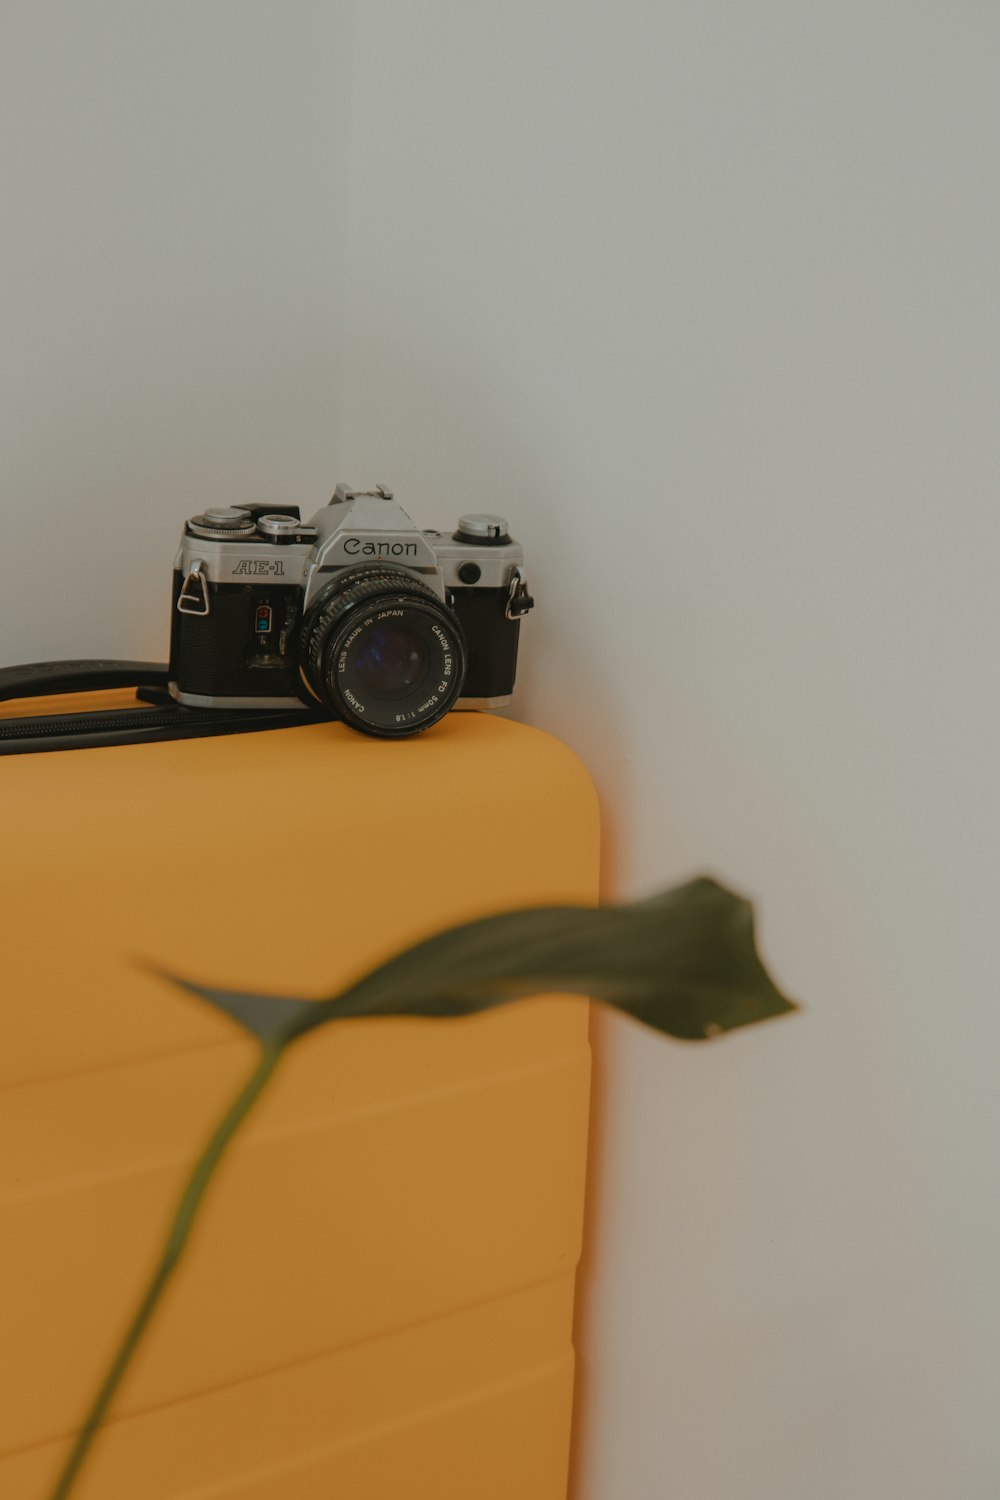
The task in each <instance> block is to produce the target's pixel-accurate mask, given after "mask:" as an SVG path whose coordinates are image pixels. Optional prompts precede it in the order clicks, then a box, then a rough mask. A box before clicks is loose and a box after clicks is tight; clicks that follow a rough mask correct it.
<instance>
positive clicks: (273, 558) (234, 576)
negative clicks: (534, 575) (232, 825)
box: [168, 484, 534, 737]
mask: <svg viewBox="0 0 1000 1500" xmlns="http://www.w3.org/2000/svg"><path fill="white" fill-rule="evenodd" d="M533 602H534V601H533V600H532V599H531V597H530V595H529V594H528V588H527V583H526V579H525V573H524V554H523V551H522V549H521V547H520V545H519V544H518V543H517V542H516V541H514V540H513V539H512V538H511V537H510V536H509V535H508V531H507V523H506V521H505V520H504V519H503V518H502V517H500V516H493V515H463V516H462V517H461V518H460V519H459V522H458V527H457V529H456V530H455V531H454V532H452V533H449V534H447V535H445V534H443V533H442V532H439V531H421V530H420V529H419V528H418V527H417V526H415V525H414V523H413V522H412V521H411V520H410V517H409V516H408V515H407V514H406V512H405V511H404V510H403V509H402V507H401V506H400V505H399V504H398V503H397V502H396V500H395V499H394V498H393V496H392V493H391V491H389V490H387V489H384V488H383V487H381V486H379V487H377V488H376V489H373V490H352V489H349V488H348V487H347V486H346V485H343V484H340V485H338V486H337V489H336V492H335V493H334V496H333V499H332V500H331V501H330V503H329V505H327V506H324V507H323V509H322V510H319V511H317V513H316V514H315V515H314V516H313V517H312V518H311V519H310V520H309V521H308V522H303V521H302V520H301V519H300V515H299V510H298V507H296V506H291V505H285V506H281V505H279V506H274V505H272V506H265V505H243V506H235V507H228V506H227V507H220V508H217V509H209V510H206V511H205V512H204V514H203V515H198V516H193V517H192V518H191V519H190V520H189V521H188V522H187V524H186V525H185V528H184V535H183V537H182V540H181V547H180V551H179V553H178V555H177V560H176V564H175V570H174V586H173V609H172V621H173V628H172V631H171V640H170V665H169V673H168V675H169V684H170V693H171V694H172V696H173V698H174V699H176V701H177V702H179V703H182V704H185V705H187V706H189V707H193V708H199V709H212V708H219V709H227V710H233V709H253V708H260V709H282V708H287V709H297V710H300V711H301V710H302V708H303V705H307V706H309V707H312V708H315V709H324V710H325V711H326V712H327V713H328V714H329V715H331V716H335V717H337V718H339V719H342V720H343V721H344V722H345V723H347V724H349V725H351V726H352V727H353V728H355V729H359V730H362V731H363V732H364V733H366V734H372V735H379V736H389V737H393V736H398V735H409V734H416V733H418V732H419V731H420V730H422V729H427V728H428V727H429V726H430V725H431V724H434V723H436V722H437V720H439V719H440V718H441V717H442V716H443V715H444V714H446V713H447V712H448V710H449V709H452V708H495V707H498V706H500V705H502V704H505V703H507V702H508V701H509V698H510V694H511V692H512V690H513V687H514V674H515V668H516V665H517V646H518V633H519V630H520V621H521V618H522V616H524V615H525V614H527V612H528V610H529V609H531V607H532V604H533Z"/></svg>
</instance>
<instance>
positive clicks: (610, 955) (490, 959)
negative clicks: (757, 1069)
mask: <svg viewBox="0 0 1000 1500" xmlns="http://www.w3.org/2000/svg"><path fill="white" fill-rule="evenodd" d="M180 982H181V983H183V984H184V987H185V988H186V989H187V990H189V991H190V992H191V993H193V994H196V995H200V996H201V998H202V999H204V1000H208V1001H209V1002H210V1003H212V1004H214V1005H217V1006H219V1007H220V1008H222V1009H224V1010H226V1011H228V1012H229V1013H230V1014H231V1015H235V1016H237V1018H238V1019H240V1020H241V1021H242V1022H243V1024H244V1025H247V1026H249V1027H250V1029H251V1030H253V1031H254V1032H255V1034H256V1035H258V1036H260V1037H262V1039H265V1040H268V1041H272V1042H277V1043H278V1044H280V1043H282V1042H290V1041H292V1040H294V1039H295V1038H296V1037H299V1036H303V1035H305V1034H306V1033H307V1032H309V1031H313V1030H315V1028H316V1027H318V1026H323V1025H326V1024H327V1022H329V1021H338V1020H348V1019H351V1020H356V1019H359V1018H362V1017H366V1016H427V1017H446V1016H463V1015H470V1014H473V1013H475V1012H477V1011H484V1010H490V1009H492V1008H493V1007H494V1006H497V1005H503V1004H505V1003H506V1002H508V1001H511V1000H517V999H520V998H523V997H525V996H528V995H537V994H542V993H551V992H572V993H575V994H580V995H587V996H589V997H590V998H592V999H594V1000H601V1001H604V1002H605V1003H606V1004H608V1005H612V1006H615V1007H616V1008H617V1009H618V1010H621V1011H624V1012H625V1013H626V1014H628V1015H630V1016H633V1017H634V1018H635V1019H636V1020H638V1021H642V1022H644V1023H645V1024H646V1025H647V1026H651V1027H652V1028H653V1029H654V1030H656V1031H661V1032H664V1033H666V1034H667V1035H669V1036H673V1037H679V1038H682V1039H684V1040H687V1041H700V1040H702V1039H704V1038H705V1037H710V1036H715V1035H716V1034H717V1033H719V1032H723V1031H732V1030H734V1029H735V1028H736V1027H739V1026H747V1025H749V1024H751V1023H752V1022H755V1021H763V1020H766V1019H768V1018H769V1017H773V1016H780V1015H785V1014H787V1013H788V1012H790V1011H793V1010H795V1009H797V1007H796V1006H795V1005H794V1004H793V1002H792V1001H790V1000H788V999H786V998H785V996H784V995H782V994H781V993H780V991H779V990H778V989H777V988H776V986H775V985H774V983H773V981H772V980H771V978H770V976H769V974H768V973H767V970H766V969H765V968H764V966H763V964H762V963H761V960H760V958H759V956H758V953H757V949H756V946H755V943H754V932H753V911H752V908H751V906H750V904H749V902H747V901H745V900H743V899H742V898H741V897H739V896H736V895H734V894H733V893H732V892H731V891H728V890H726V889H725V888H724V887H723V886H721V885H719V884H718V883H717V882H716V881H714V880H710V879H707V878H703V879H700V880H694V881H691V882H689V883H688V884H687V885H683V886H679V887H678V888H677V889H676V890H672V891H668V892H666V893H665V894H664V895H660V896H656V897H654V898H653V899H652V900H649V901H641V902H638V903H636V904H635V905H631V906H619V907H584V906H580V907H576V906H565V907H539V908H535V909H529V910H525V911H513V912H507V913H502V914H501V915H499V916H493V917H485V918H483V919H482V920H481V921H477V922H469V923H467V924H466V925H464V926H461V927H455V928H452V929H451V930H450V931H447V932H443V933H439V934H438V935H436V936H435V937H432V938H428V939H427V940H426V941H425V942H423V943H418V944H417V946H416V947H414V948H411V949H409V950H408V951H407V952H405V953H401V954H399V955H398V956H397V957H395V958H392V959H390V960H389V962H388V963H385V964H383V965H382V966H381V967H380V968H378V969H375V970H374V971H373V972H372V973H370V974H369V975H367V976H366V977H365V978H364V979H362V980H360V981H359V982H358V983H357V984H355V985H352V986H351V987H350V988H348V989H346V990H344V991H343V992H342V993H340V994H338V995H335V996H333V997H332V998H331V999H329V1000H320V1001H308V1000H298V999H289V998H286V997H279V996H271V997H267V996H259V995H241V994H240V993H239V992H231V991H224V990H210V989H205V988H203V987H201V986H199V985H196V984H191V983H189V982H187V981H180ZM268 1001H270V1002H271V1008H270V1009H268V1008H267V1003H268Z"/></svg>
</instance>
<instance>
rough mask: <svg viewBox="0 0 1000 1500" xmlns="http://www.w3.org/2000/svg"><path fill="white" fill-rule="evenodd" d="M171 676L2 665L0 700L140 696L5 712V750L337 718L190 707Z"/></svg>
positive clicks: (121, 664)
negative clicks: (174, 694)
mask: <svg viewBox="0 0 1000 1500" xmlns="http://www.w3.org/2000/svg"><path fill="white" fill-rule="evenodd" d="M167 680H168V677H167V668H166V667H165V666H164V665H163V664H162V663H160V662H136V661H47V662H31V663H28V664H26V665H24V666H18V667H0V702H4V701H10V700H11V699H21V698H41V697H54V696H57V695H63V694H70V693H88V692H100V691H102V690H109V689H117V688H134V689H135V695H136V700H137V701H136V703H135V704H127V705H126V706H124V707H122V708H111V709H107V708H105V709H97V710H89V711H87V710H83V711H80V712H75V711H70V712H64V713H58V714H44V713H42V714H27V715H24V716H23V717H14V718H3V717H0V755H18V754H25V753H27V752H31V751H34V752H37V751H44V750H82V749H87V748H90V747H94V746H98V745H127V744H149V743H150V742H152V741H156V740H176V739H195V738H200V737H204V736H209V735H216V734H247V733H249V732H251V731H253V730H261V729H289V728H292V727H294V726H295V725H298V724H315V723H323V722H325V721H327V720H329V719H330V718H331V717H332V716H331V715H330V714H329V713H327V712H326V711H324V710H323V709H321V708H320V709H317V710H312V709H309V708H307V707H306V706H305V704H303V706H302V708H301V709H294V708H291V709H276V708H240V709H227V708H188V707H187V706H186V705H184V704H182V703H176V702H174V700H173V699H172V698H171V697H170V695H169V693H168V691H167Z"/></svg>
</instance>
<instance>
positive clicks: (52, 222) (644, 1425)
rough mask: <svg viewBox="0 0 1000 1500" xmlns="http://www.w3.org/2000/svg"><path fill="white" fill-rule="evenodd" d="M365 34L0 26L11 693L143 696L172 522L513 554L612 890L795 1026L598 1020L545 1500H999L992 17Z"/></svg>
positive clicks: (637, 8) (594, 11)
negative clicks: (363, 488) (757, 973)
mask: <svg viewBox="0 0 1000 1500" xmlns="http://www.w3.org/2000/svg"><path fill="white" fill-rule="evenodd" d="M353 28H354V29H353V38H352V36H351V16H350V14H349V8H348V7H347V6H346V4H345V6H343V7H342V6H340V5H331V4H307V3H305V0H299V3H291V4H289V3H285V4H282V5H277V4H275V5H268V4H264V3H246V0H244V3H235V0H234V3H218V0H209V3H206V4H197V5H196V4H176V3H175V4H169V5H167V4H159V5H144V4H127V3H121V4H111V3H110V0H102V3H90V4H88V5H86V6H80V5H74V4H69V3H66V4H58V5H53V4H48V5H30V4H22V5H11V4H9V3H8V5H7V6H6V7H5V8H4V11H3V19H2V34H0V41H2V46H0V116H2V134H0V140H2V141H3V146H4V149H3V151H2V153H0V160H2V169H0V170H2V173H3V176H2V179H0V195H2V196H0V201H2V203H3V211H4V224H5V228H4V238H5V257H4V270H3V278H2V282H0V296H2V302H0V308H2V313H0V316H2V326H3V329H4V358H3V359H2V360H0V372H2V374H0V378H2V380H3V390H2V392H0V422H2V424H3V443H2V450H0V451H2V452H3V465H2V471H3V489H2V508H3V518H4V523H5V529H4V547H3V549H2V550H0V599H2V600H3V605H2V619H3V622H4V640H3V656H4V659H6V660H15V659H18V658H20V659H27V658H32V657H39V656H44V655H48V654H51V655H70V654H87V653H90V652H97V651H101V652H109V653H122V652H126V651H128V652H134V653H137V654H140V653H148V654H158V653H159V652H160V651H162V649H163V644H164V641H165V635H166V618H165V615H166V595H167V573H168V571H169V565H170V559H171V557H172V553H173V548H174V543H175V538H176V532H177V526H178V523H179V519H180V517H181V515H183V514H184V513H186V512H188V511H190V510H191V509H192V508H194V506H195V505H196V504H201V503H203V502H204V501H206V500H208V499H210V498H211V499H221V498H223V497H225V498H226V499H236V498H248V497H250V496H253V495H260V496H261V497H262V498H268V499H270V498H274V499H278V498H282V497H285V496H290V497H293V498H299V499H302V500H303V502H304V503H305V504H307V505H314V504H318V503H320V502H321V501H322V500H323V499H325V498H326V495H327V493H328V491H329V488H330V486H331V484H332V481H333V479H334V478H336V477H337V476H338V475H340V476H343V477H346V478H349V479H352V480H357V479H373V480H375V479H385V480H387V481H389V482H391V483H392V484H393V485H394V486H395V487H396V489H397V493H398V494H399V495H400V498H402V499H403V500H404V503H405V502H406V501H409V502H410V503H411V506H412V509H413V511H414V513H415V515H416V516H417V517H418V518H419V519H422V520H424V521H426V522H427V523H428V524H430V523H433V522H434V521H446V520H447V519H448V517H449V515H450V514H451V513H453V512H454V511H457V510H458V509H459V508H462V507H466V508H467V507H468V506H469V505H470V504H471V505H472V507H473V508H477V509H478V508H485V509H490V508H496V509H500V510H502V511H504V512H506V513H507V514H509V515H510V517H511V519H512V520H513V521H514V523H515V526H516V530H517V532H518V534H519V535H520V536H521V537H522V539H523V540H524V542H525V544H526V546H527V548H528V549H529V556H530V560H531V581H532V584H533V588H534V591H535V593H536V596H537V598H538V603H539V607H538V610H537V612H536V614H535V615H534V616H533V617H532V618H531V619H530V620H529V622H528V624H527V625H526V627H525V635H524V650H523V682H522V687H521V690H520V694H519V700H518V712H519V713H520V714H521V715H522V716H524V717H526V718H528V719H530V720H532V721H534V722H537V723H539V724H542V725H544V726H546V727H548V728H550V729H552V730H553V731H555V732H556V733H558V734H561V735H562V736H563V737H564V738H566V739H567V740H568V741H569V742H570V743H571V744H573V745H574V746H575V747H576V748H577V749H578V750H579V752H580V754H581V755H582V756H583V758H584V760H585V761H586V762H587V764H588V765H589V766H590V768H591V770H592V772H593V774H594V776H595V778H596V780H597V782H598V785H599V788H600V791H601V795H602V798H603V801H604V806H605V809H606V817H607V829H608V849H609V880H608V889H609V893H614V894H620V895H627V894H632V893H638V892H642V891H647V890H649V889H651V888H653V887H655V886H658V885H661V884H663V883H665V882H666V881H667V880H669V879H673V878H679V877H682V876H684V875H687V874H689V873H692V872H695V871H698V870H701V869H706V868H707V869H710V870H713V871H715V872H717V873H719V874H721V875H723V876H725V877H727V878H729V879H730V880H731V881H733V882H735V883H736V884H738V885H739V886H741V887H742V888H744V889H745V890H747V891H749V892H750V893H752V894H753V895H754V897H755V898H756V899H757V901H758V903H759V909H760V912H761V918H762V937H763V942H764V946H765V949H766V951H767V953H768V954H769V956H770V958H771V960H772V963H773V965H774V967H775V969H776V972H777V974H778V976H779V978H780V979H781V980H782V981H783V982H784V983H785V985H786V986H787V987H788V988H789V989H790V990H791V991H792V992H794V993H796V994H798V995H799V996H801V997H802V998H803V999H805V1000H806V1002H807V1004H808V1011H807V1013H806V1014H805V1015H804V1016H803V1017H801V1018H798V1019H795V1020H792V1021H789V1022H783V1023H781V1024H778V1025H773V1026H771V1027H765V1028H762V1029H761V1030H760V1031H759V1032H754V1033H746V1034H744V1035H740V1036H738V1037H735V1038H727V1039H725V1040H724V1041H721V1042H719V1043H717V1044H712V1045H710V1046H706V1047H698V1048H686V1047H671V1046H670V1045H669V1044H667V1043H661V1042H659V1041H657V1040H656V1039H654V1038H652V1037H651V1036H649V1035H647V1034H642V1033H640V1032H638V1030H636V1029H633V1028H631V1027H629V1026H628V1025H627V1024H625V1023H619V1024H613V1023H606V1024H605V1025H604V1027H603V1033H604V1035H603V1038H602V1040H603V1049H602V1051H603V1064H602V1074H601V1090H600V1103H599V1112H598V1117H599V1128H598V1132H597V1139H596V1141H595V1161H596V1165H597V1173H596V1176H595V1196H594V1200H593V1208H594V1213H593V1216H592V1233H591V1243H590V1247H589V1251H588V1270H587V1282H586V1284H587V1295H586V1309H585V1319H584V1330H583V1331H584V1338H583V1347H582V1367H583V1368H582V1374H583V1379H582V1383H581V1403H580V1413H579V1435H580V1441H579V1452H578V1460H577V1475H576V1496H577V1500H660V1497H661V1496H669V1497H673V1500H799V1497H805V1496H808V1497H809V1500H885V1497H887V1496H892V1497H895V1496H906V1497H907V1500H940V1497H941V1496H942V1495H948V1496H955V1497H961V1500H993V1497H995V1495H996V1493H997V1487H998V1480H1000V1458H998V1456H997V1444H996V1439H995V1435H994V1427H995V1417H994V1413H993V1406H994V1391H995V1368H996V1349H997V1345H998V1341H1000V1298H998V1291H997V1277H996V1265H997V1263H998V1261H1000V1244H998V1239H1000V1235H998V1228H1000V1224H998V1209H997V1188H998V1171H997V1166H996V1145H995V1143H996V1140H997V1134H998V1128H1000V1104H998V1102H997V1099H998V1091H997V1087H996V1083H995V1071H996V1062H995V1054H996V1051H997V1045H996V1044H997V1030H998V1025H997V1019H996V989H997V978H996V976H997V972H998V968H1000V963H998V959H1000V954H998V952H997V947H998V944H997V937H996V931H995V928H996V922H995V918H994V908H995V906H996V896H997V888H998V881H997V877H996V874H995V849H996V847H997V845H998V835H1000V827H998V822H1000V819H998V814H997V799H996V796H995V792H994V775H995V766H996V762H997V749H998V744H997V741H998V729H1000V717H998V710H997V707H996V695H995V692H994V691H993V677H994V670H995V669H994V662H993V657H994V656H995V649H994V650H991V648H995V646H996V643H997V630H996V625H995V615H994V593H995V585H994V578H995V573H996V562H995V559H996V556H997V548H998V544H1000V522H998V519H997V511H996V507H995V505H993V504H991V502H992V501H993V494H994V491H995V478H994V476H995V473H996V468H997V459H998V458H1000V453H998V451H997V450H998V446H1000V445H998V440H997V436H996V432H997V424H996V418H995V409H996V405H997V392H998V374H1000V370H998V365H1000V358H998V352H1000V339H998V334H1000V329H998V321H1000V318H998V304H997V298H996V292H995V282H996V266H997V261H998V249H1000V246H998V238H1000V234H998V230H1000V221H998V211H997V193H996V180H995V179H996V172H995V162H996V148H997V140H998V128H1000V107H998V100H997V89H996V78H997V65H998V62H1000V48H998V43H1000V18H998V16H997V13H996V12H995V10H994V9H993V8H992V7H988V6H985V5H977V4H962V5H952V6H940V5H933V6H932V5H929V4H926V3H913V0H907V3H903V0H864V3H862V0H844V3H842V4H840V5H838V6H832V5H831V6H825V7H820V6H807V5H798V4H791V3H777V0H766V3H764V0H762V3H758V4H755V5H747V4H745V3H741V0H713V3H708V4H705V3H704V0H698V3H695V0H687V3H682V0H665V3H662V4H659V5H650V4H640V3H638V0H619V3H618V4H616V5H614V6H612V5H599V4H593V3H575V4H569V3H567V0H541V3H539V0H534V3H530V4H529V3H526V0H508V3H507V4H506V5H503V6H500V5H487V4H479V3H473V4H458V3H443V0H441V3H433V0H421V3H419V4H413V3H402V0H396V3H379V0H365V3H364V4H361V5H359V6H357V7H356V13H355V15H354V20H353ZM349 47H351V48H353V50H352V51H351V52H350V53H349V50H348V49H349ZM348 145H349V169H348ZM49 507H51V510H50V509H49ZM53 552H54V553H55V559H54V561H53V560H52V558H53ZM43 557H44V559H45V568H44V574H43V583H42V585H41V586H39V583H38V571H37V570H38V568H39V567H40V565H41V562H42V559H43Z"/></svg>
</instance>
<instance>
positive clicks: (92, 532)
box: [0, 0, 350, 662]
mask: <svg viewBox="0 0 1000 1500" xmlns="http://www.w3.org/2000/svg"><path fill="white" fill-rule="evenodd" d="M349 49H350V6H349V4H347V3H346V0H345V3H331V0H284V3H282V4H281V5H276V4H272V3H269V0H169V3H167V0H86V3H77V0H20V3H17V0H4V4H3V5H2V7H0V222H2V226H3V229H2V241H0V243H2V261H0V331H2V345H0V348H2V355H0V455H2V459H0V513H2V517H3V540H2V546H0V621H2V647H0V655H2V657H3V660H4V661H6V662H13V661H26V660H32V659H39V658H47V657H65V656H93V655H109V656H116V655H117V656H134V657H151V658H154V659H155V658H159V657H161V656H162V655H163V653H164V652H165V649H166V644H165V643H166V637H167V631H168V619H167V611H168V604H169V593H170V570H171V567H172V564H173V556H174V553H175V551H176V549H177V537H178V528H179V525H180V523H181V521H182V520H183V518H184V516H185V515H189V514H190V513H191V512H192V510H193V509H200V508H201V506H202V505H203V504H205V503H211V502H212V501H216V502H221V503H224V504H225V503H231V502H232V501H233V500H235V499H240V498H242V499H249V498H250V497H251V496H257V495H259V496H260V497H261V498H264V499H268V500H272V499H273V500H277V499H279V498H280V497H282V496H292V497H297V496H300V495H303V494H307V495H309V496H310V503H311V504H312V505H320V504H322V503H323V501H324V500H326V499H327V498H328V495H329V484H330V478H329V476H330V472H331V469H332V468H333V467H334V461H333V456H332V454H333V447H334V444H333V438H332V428H333V422H334V413H333V403H334V399H335V387H336V366H337V360H338V357H339V349H340V345H339V340H338V337H337V314H338V299H339V298H340V297H341V295H342V288H343V280H342V276H341V274H340V272H341V250H340V245H341V235H342V231H343V226H344V223H345V220H346V207H345V203H344V194H343V171H344V166H345V164H346V123H347V122H346V99H347V93H346V89H345V82H346V79H347V75H348V66H349Z"/></svg>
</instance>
